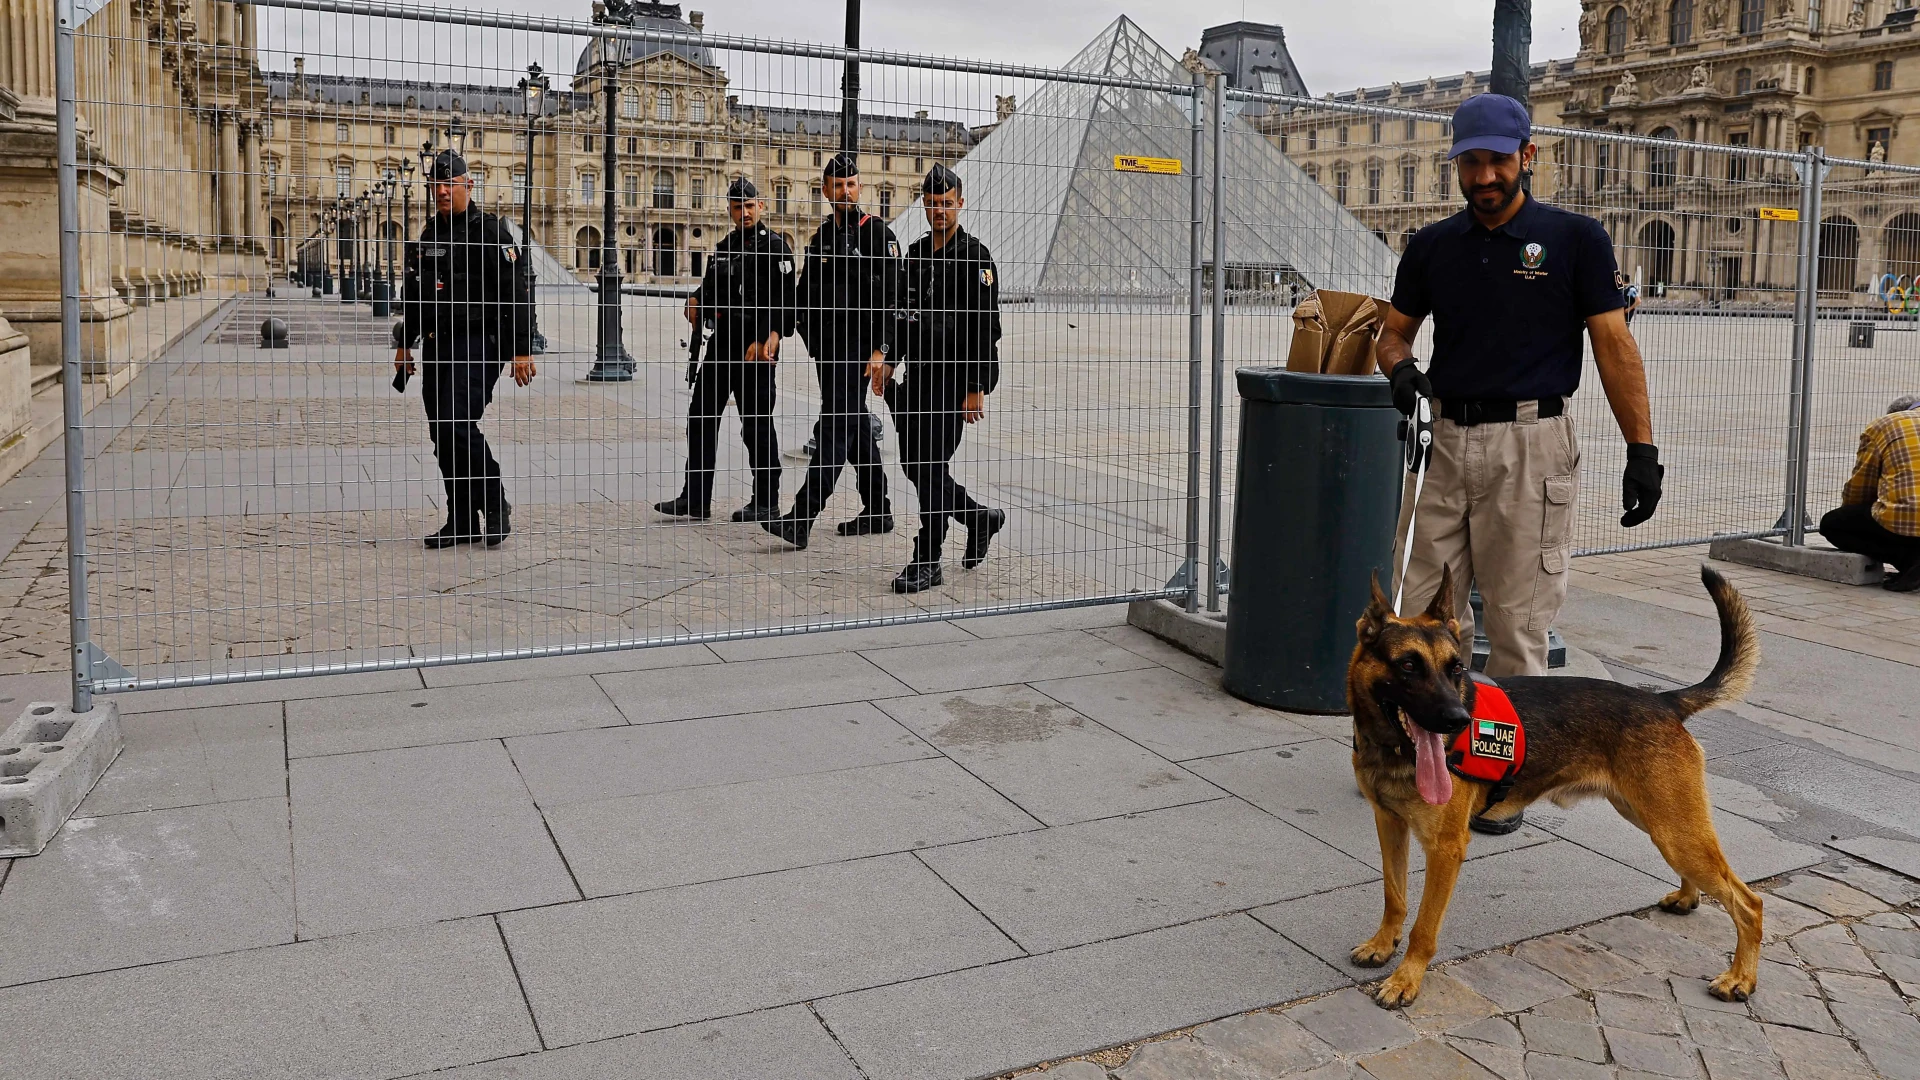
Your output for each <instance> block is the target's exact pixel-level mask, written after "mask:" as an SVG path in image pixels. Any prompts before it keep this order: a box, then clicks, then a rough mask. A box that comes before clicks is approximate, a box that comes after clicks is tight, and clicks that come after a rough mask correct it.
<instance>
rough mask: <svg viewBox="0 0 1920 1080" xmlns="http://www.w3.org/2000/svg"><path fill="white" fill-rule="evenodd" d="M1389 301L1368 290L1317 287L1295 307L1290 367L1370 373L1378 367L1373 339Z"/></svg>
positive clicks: (1341, 373) (1354, 373) (1292, 368)
mask: <svg viewBox="0 0 1920 1080" xmlns="http://www.w3.org/2000/svg"><path fill="white" fill-rule="evenodd" d="M1386 310H1387V302H1386V301H1385V300H1378V299H1375V298H1374V297H1371V296H1368V295H1366V294H1365V293H1350V292H1337V291H1335V290H1333V289H1315V290H1314V291H1313V294H1312V295H1310V296H1308V297H1307V298H1306V299H1305V300H1302V301H1301V302H1300V304H1299V306H1297V307H1295V308H1294V309H1293V344H1292V345H1291V346H1290V347H1289V348H1288V349H1287V370H1288V371H1308V372H1315V373H1318V374H1323V375H1368V374H1372V372H1373V370H1374V365H1373V339H1374V337H1375V336H1376V335H1378V334H1379V333H1380V326H1381V323H1382V321H1383V319H1384V317H1385V313H1386Z"/></svg>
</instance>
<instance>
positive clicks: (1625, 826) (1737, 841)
mask: <svg viewBox="0 0 1920 1080" xmlns="http://www.w3.org/2000/svg"><path fill="white" fill-rule="evenodd" d="M1527 820H1528V821H1529V822H1531V823H1532V824H1533V825H1536V826H1538V827H1540V828H1543V829H1546V830H1547V831H1549V832H1551V833H1553V834H1554V835H1555V836H1559V837H1561V838H1562V839H1566V840H1571V841H1573V842H1574V843H1576V844H1579V845H1580V846H1581V847H1584V848H1590V849H1592V850H1594V851H1597V852H1599V853H1600V854H1602V855H1605V856H1606V857H1608V858H1609V859H1613V860H1615V861H1616V862H1623V863H1626V864H1627V865H1628V866H1631V867H1633V868H1634V869H1636V870H1639V871H1640V872H1642V873H1645V874H1650V875H1652V876H1654V877H1657V878H1659V879H1660V880H1662V881H1665V882H1668V883H1670V884H1673V885H1679V884H1680V875H1678V874H1676V873H1674V872H1673V868H1672V867H1670V866H1668V865H1667V861H1666V859H1664V858H1662V857H1661V855H1660V849H1659V848H1656V847H1654V846H1653V840H1652V839H1651V838H1649V837H1648V836H1647V834H1646V833H1644V832H1642V831H1640V829H1639V828H1638V827H1636V826H1635V825H1633V824H1632V823H1631V822H1629V821H1627V819H1625V818H1623V817H1621V816H1620V815H1619V814H1618V813H1617V812H1615V811H1614V809H1613V807H1612V806H1610V805H1609V804H1607V803H1606V802H1604V801H1602V800H1599V799H1592V800H1588V801H1587V802H1583V803H1579V804H1577V805H1575V806H1574V807H1572V808H1571V809H1567V810H1562V809H1560V808H1559V807H1557V806H1551V805H1547V806H1538V807H1535V808H1529V809H1528V811H1527ZM1713 829H1714V832H1715V833H1716V834H1718V835H1719V837H1720V850H1721V852H1722V853H1723V854H1725V855H1726V857H1727V862H1728V863H1729V864H1730V865H1731V866H1732V867H1733V872H1734V873H1736V874H1738V875H1740V877H1741V878H1742V879H1744V880H1747V881H1758V880H1760V879H1761V878H1768V877H1772V876H1774V875H1775V874H1784V873H1786V872H1787V871H1788V870H1798V869H1800V868H1801V867H1803V866H1812V865H1814V864H1815V863H1817V862H1820V861H1821V859H1823V858H1825V855H1824V854H1823V853H1822V852H1821V851H1820V849H1819V848H1815V847H1809V846H1807V845H1806V844H1796V843H1794V842H1793V841H1792V840H1788V839H1785V838H1783V837H1780V836H1776V835H1774V833H1773V831H1772V830H1770V829H1768V828H1767V827H1766V826H1765V825H1762V824H1760V823H1758V822H1754V821H1748V820H1747V819H1746V818H1743V817H1741V816H1740V815H1738V814H1733V813H1728V812H1727V811H1725V810H1720V809H1717V808H1716V809H1715V810H1714V811H1713Z"/></svg>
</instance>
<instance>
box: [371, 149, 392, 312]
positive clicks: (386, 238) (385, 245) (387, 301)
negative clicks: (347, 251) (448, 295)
mask: <svg viewBox="0 0 1920 1080" xmlns="http://www.w3.org/2000/svg"><path fill="white" fill-rule="evenodd" d="M374 191H375V192H376V193H378V194H379V196H380V198H381V201H382V202H383V203H384V204H385V210H384V212H383V213H382V214H381V216H380V218H379V219H378V220H376V221H375V222H374V227H373V241H374V243H375V244H377V245H378V246H377V247H375V248H374V251H373V275H374V276H373V317H374V318H376V319H381V318H386V317H387V316H390V315H392V314H393V237H392V236H391V235H390V234H391V233H392V232H393V179H392V178H391V177H386V176H383V177H381V178H380V182H379V183H377V184H375V185H374ZM383 249H384V254H385V255H386V260H385V261H386V266H385V268H384V269H383V268H382V266H381V255H382V253H383Z"/></svg>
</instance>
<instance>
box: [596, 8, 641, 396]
mask: <svg viewBox="0 0 1920 1080" xmlns="http://www.w3.org/2000/svg"><path fill="white" fill-rule="evenodd" d="M593 20H594V22H597V23H600V24H601V25H603V26H632V25H633V11H632V5H631V4H630V3H629V2H628V0H595V3H594V5H593ZM620 40H621V39H619V38H615V37H613V36H612V35H608V36H606V37H603V38H601V39H600V87H601V89H602V90H603V91H604V93H603V95H602V96H603V97H604V98H605V103H604V104H603V105H601V110H602V112H603V114H604V121H605V122H604V123H603V124H602V126H601V136H600V137H601V138H602V139H604V140H605V144H604V145H603V146H602V147H601V148H600V175H601V180H602V183H601V185H600V191H601V199H600V297H599V300H600V304H599V314H600V319H599V333H598V335H597V339H598V340H597V341H596V342H595V347H594V356H593V369H592V370H591V371H588V372H587V381H588V382H632V381H633V370H634V366H635V365H634V363H633V359H632V358H631V357H629V356H628V355H627V349H626V345H625V344H624V343H623V342H622V341H621V333H620V261H619V258H618V249H617V248H616V247H615V237H614V229H615V228H617V224H616V222H615V220H614V204H613V198H614V188H615V187H616V186H617V184H616V183H615V179H614V170H615V169H616V168H617V167H618V165H619V162H618V161H617V159H616V158H615V148H614V140H615V138H617V134H616V128H615V126H614V121H615V114H614V109H615V107H616V106H617V104H618V101H617V97H618V94H619V85H618V82H619V80H618V79H617V77H616V76H617V75H618V74H619V71H620V65H619V62H618V61H617V60H616V59H615V50H616V48H618V43H619V41H620Z"/></svg>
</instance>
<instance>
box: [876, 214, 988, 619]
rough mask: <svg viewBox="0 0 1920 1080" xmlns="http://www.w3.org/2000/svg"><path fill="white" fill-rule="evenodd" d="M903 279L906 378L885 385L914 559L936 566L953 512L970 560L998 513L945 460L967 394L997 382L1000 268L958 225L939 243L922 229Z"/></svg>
mask: <svg viewBox="0 0 1920 1080" xmlns="http://www.w3.org/2000/svg"><path fill="white" fill-rule="evenodd" d="M906 283H907V295H906V305H905V307H906V310H905V322H906V327H905V329H904V332H903V333H901V334H900V335H899V338H900V351H901V354H902V355H901V358H900V360H901V362H902V363H904V364H905V375H904V377H903V379H902V381H901V383H900V384H899V385H898V386H895V385H893V384H892V383H889V384H887V385H886V386H884V387H883V390H884V391H885V394H886V401H887V405H888V407H889V408H891V409H892V410H893V422H894V426H895V427H896V428H897V429H898V430H899V434H900V467H901V469H902V470H903V471H904V472H905V473H906V474H907V479H909V480H911V481H913V487H914V490H915V492H916V493H917V494H918V495H919V498H920V535H919V536H917V537H916V538H915V539H914V543H913V562H914V564H916V565H920V566H926V565H929V564H932V565H935V566H937V565H938V564H939V562H940V546H941V543H942V542H943V541H944V540H945V539H946V533H947V519H948V518H949V517H952V518H955V519H958V520H960V521H962V522H963V523H965V524H966V525H967V527H968V530H969V534H970V540H969V542H968V545H967V553H966V559H965V562H966V565H968V566H972V565H975V564H977V563H978V562H979V560H980V558H981V557H983V556H984V555H985V554H986V550H985V549H986V542H987V540H988V539H990V537H991V534H992V533H993V532H995V531H997V530H998V528H999V525H1000V522H1001V521H1003V520H1004V517H1003V516H1002V515H1001V514H1000V512H999V511H994V510H989V509H988V508H987V507H985V506H982V505H981V504H980V503H978V502H976V501H974V499H973V497H972V496H971V495H969V494H967V489H966V488H964V487H962V486H960V485H959V484H958V483H956V482H955V481H954V479H953V473H952V471H951V469H950V468H949V466H948V462H949V460H950V459H951V458H952V457H953V452H954V451H955V450H957V449H958V448H959V446H960V438H961V436H962V435H963V434H965V432H966V429H967V422H966V413H965V405H966V398H967V395H968V394H973V393H980V394H990V393H992V392H993V390H994V388H995V387H996V386H998V385H999V383H1000V346H999V342H1000V280H999V270H998V268H996V267H995V266H994V264H993V254H992V253H991V252H989V251H988V250H987V246H986V245H985V244H983V243H981V242H980V240H979V238H977V237H975V236H974V235H973V234H972V233H969V232H967V231H966V230H965V229H961V228H956V229H955V230H954V234H953V236H952V237H950V238H949V239H948V240H947V243H946V245H945V246H943V247H939V248H936V247H934V246H933V236H932V234H931V233H929V234H928V235H926V236H922V237H921V238H920V239H918V240H915V241H914V242H913V244H912V246H910V247H908V248H907V261H906ZM908 576H909V577H910V576H911V575H908ZM903 580H905V579H904V578H903ZM930 583H934V584H937V579H936V580H934V581H932V582H930ZM901 591H908V590H905V589H903V590H901Z"/></svg>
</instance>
